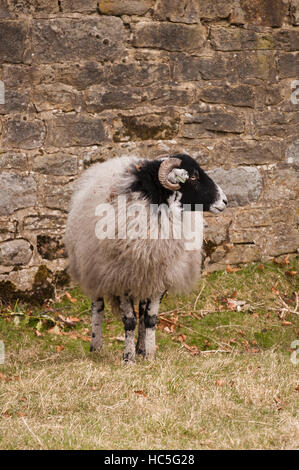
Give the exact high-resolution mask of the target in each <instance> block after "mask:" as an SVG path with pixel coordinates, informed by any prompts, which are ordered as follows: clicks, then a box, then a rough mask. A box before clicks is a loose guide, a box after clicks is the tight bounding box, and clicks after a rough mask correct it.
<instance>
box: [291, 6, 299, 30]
mask: <svg viewBox="0 0 299 470" xmlns="http://www.w3.org/2000/svg"><path fill="white" fill-rule="evenodd" d="M290 12H291V18H292V24H293V25H294V26H299V0H291V5H290Z"/></svg>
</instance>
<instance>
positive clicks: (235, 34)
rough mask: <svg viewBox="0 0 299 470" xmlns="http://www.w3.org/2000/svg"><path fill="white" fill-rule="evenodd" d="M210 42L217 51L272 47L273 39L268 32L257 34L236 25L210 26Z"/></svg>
mask: <svg viewBox="0 0 299 470" xmlns="http://www.w3.org/2000/svg"><path fill="white" fill-rule="evenodd" d="M210 38H211V44H212V46H213V47H214V48H215V49H216V50H217V51H243V50H259V49H272V48H273V46H274V40H273V38H272V36H271V35H270V34H268V35H267V34H259V33H256V32H255V31H252V30H246V29H241V28H236V27H234V28H233V27H230V28H228V27H225V28H223V27H219V26H216V27H212V28H211V35H210Z"/></svg>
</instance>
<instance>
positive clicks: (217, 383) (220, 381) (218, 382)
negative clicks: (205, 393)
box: [215, 379, 226, 387]
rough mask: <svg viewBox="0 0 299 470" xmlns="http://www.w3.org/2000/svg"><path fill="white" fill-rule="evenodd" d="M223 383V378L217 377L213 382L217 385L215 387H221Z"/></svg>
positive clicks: (224, 381) (224, 382)
mask: <svg viewBox="0 0 299 470" xmlns="http://www.w3.org/2000/svg"><path fill="white" fill-rule="evenodd" d="M225 384H226V380H223V379H218V380H216V382H215V385H217V387H223V385H225Z"/></svg>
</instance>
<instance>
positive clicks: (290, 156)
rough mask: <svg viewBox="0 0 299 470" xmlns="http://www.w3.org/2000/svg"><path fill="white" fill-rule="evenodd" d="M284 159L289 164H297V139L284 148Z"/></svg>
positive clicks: (298, 146)
mask: <svg viewBox="0 0 299 470" xmlns="http://www.w3.org/2000/svg"><path fill="white" fill-rule="evenodd" d="M285 161H286V162H287V163H289V164H290V165H293V164H294V165H298V166H299V139H297V140H295V141H294V142H292V143H291V144H290V145H289V146H288V147H287V150H286V154H285Z"/></svg>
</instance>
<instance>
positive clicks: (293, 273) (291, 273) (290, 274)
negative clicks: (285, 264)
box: [285, 270, 297, 276]
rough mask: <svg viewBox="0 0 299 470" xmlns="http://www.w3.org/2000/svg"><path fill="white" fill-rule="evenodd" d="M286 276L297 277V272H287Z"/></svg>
mask: <svg viewBox="0 0 299 470" xmlns="http://www.w3.org/2000/svg"><path fill="white" fill-rule="evenodd" d="M285 274H286V275H287V276H296V274H297V271H293V270H291V271H286V272H285Z"/></svg>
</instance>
